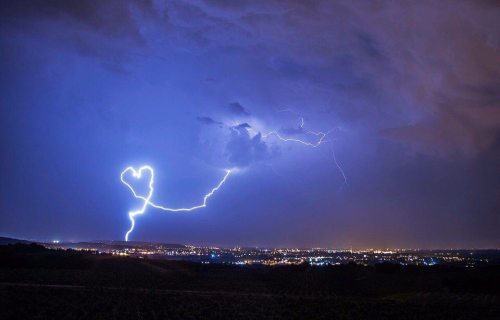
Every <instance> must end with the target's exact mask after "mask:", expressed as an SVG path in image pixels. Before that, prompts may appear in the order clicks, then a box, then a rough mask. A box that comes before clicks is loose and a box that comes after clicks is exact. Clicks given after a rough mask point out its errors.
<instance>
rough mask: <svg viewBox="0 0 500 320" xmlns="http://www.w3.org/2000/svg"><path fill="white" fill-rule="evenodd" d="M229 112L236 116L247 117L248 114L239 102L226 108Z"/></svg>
mask: <svg viewBox="0 0 500 320" xmlns="http://www.w3.org/2000/svg"><path fill="white" fill-rule="evenodd" d="M228 110H229V112H231V113H232V114H234V115H237V116H249V115H250V112H248V111H247V110H246V109H245V108H244V107H243V106H242V105H241V104H240V103H239V102H232V103H230V104H229V106H228Z"/></svg>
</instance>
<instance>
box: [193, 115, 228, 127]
mask: <svg viewBox="0 0 500 320" xmlns="http://www.w3.org/2000/svg"><path fill="white" fill-rule="evenodd" d="M196 120H198V121H199V122H201V123H203V124H207V125H219V126H221V125H223V123H222V122H220V121H215V120H214V119H212V118H210V117H206V116H203V117H196Z"/></svg>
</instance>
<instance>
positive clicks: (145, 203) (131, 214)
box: [120, 166, 231, 241]
mask: <svg viewBox="0 0 500 320" xmlns="http://www.w3.org/2000/svg"><path fill="white" fill-rule="evenodd" d="M144 171H148V172H149V173H150V175H151V177H150V179H149V184H148V189H149V190H148V194H147V196H145V197H144V196H141V195H138V194H137V192H135V190H134V188H133V187H132V186H131V185H130V184H129V183H128V182H127V181H125V179H124V178H123V177H124V176H125V174H126V173H128V172H131V173H132V176H133V177H134V178H136V179H140V178H141V177H142V174H143V172H144ZM230 174H231V170H226V174H225V175H224V177H223V178H222V180H221V181H220V182H219V184H218V185H217V186H215V187H214V188H213V189H212V190H211V191H210V192H209V193H207V194H206V195H205V196H204V197H203V202H202V203H201V204H200V205H197V206H193V207H190V208H168V207H164V206H160V205H157V204H155V203H153V202H152V201H151V198H152V196H153V192H154V188H153V185H154V170H153V168H152V167H150V166H142V167H140V168H139V170H136V169H134V168H133V167H127V168H126V169H125V170H123V171H122V173H121V175H120V180H121V181H122V183H123V184H125V185H126V186H127V187H128V188H129V189H130V191H132V194H133V195H134V197H135V198H136V199H141V200H143V204H142V206H141V208H140V209H137V210H134V211H129V213H128V217H129V219H130V222H131V226H130V229H129V230H128V231H127V233H126V234H125V241H128V236H129V235H130V233H131V232H132V231H133V230H134V227H135V216H137V215H140V214H144V212H145V211H146V209H147V207H148V205H149V206H151V207H153V208H157V209H160V210H163V211H170V212H186V211H193V210H196V209H200V208H205V207H206V206H207V201H208V199H209V198H210V197H211V196H212V195H213V194H214V193H215V192H216V191H217V190H219V188H220V187H221V186H222V185H223V184H224V182H226V180H227V178H228V177H229V175H230Z"/></svg>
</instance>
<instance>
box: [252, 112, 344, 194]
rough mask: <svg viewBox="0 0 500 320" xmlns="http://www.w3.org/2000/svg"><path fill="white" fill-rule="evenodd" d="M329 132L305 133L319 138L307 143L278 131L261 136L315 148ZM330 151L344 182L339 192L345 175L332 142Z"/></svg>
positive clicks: (309, 131) (301, 121) (302, 121)
mask: <svg viewBox="0 0 500 320" xmlns="http://www.w3.org/2000/svg"><path fill="white" fill-rule="evenodd" d="M277 112H292V113H296V112H295V111H293V110H291V109H282V110H278V111H277ZM299 127H300V129H303V128H304V117H300V125H299ZM248 129H249V130H252V131H253V132H254V133H255V134H257V132H256V131H255V130H253V129H252V128H248ZM336 129H338V128H336ZM331 132H332V130H329V131H327V132H322V131H312V130H308V131H306V132H305V133H307V134H311V135H314V136H317V137H319V138H318V140H317V141H316V142H309V141H304V140H301V139H296V138H287V137H283V136H282V135H280V134H279V132H278V131H270V132H268V133H266V134H262V138H265V139H267V138H268V137H269V136H275V137H276V138H278V139H279V140H281V141H284V142H296V143H300V144H303V145H305V146H307V147H311V148H317V147H319V146H320V145H321V144H323V143H324V142H327V140H325V138H326V137H327V136H328V135H329V134H330V133H331ZM331 149H332V155H333V162H334V163H335V166H336V167H337V169H338V170H339V172H340V174H341V175H342V178H343V179H344V182H343V183H342V185H341V187H340V190H342V188H343V187H344V186H347V175H346V174H345V171H344V169H343V168H342V166H341V165H340V164H339V162H338V161H337V156H336V155H335V149H334V147H333V142H331Z"/></svg>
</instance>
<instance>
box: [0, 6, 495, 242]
mask: <svg viewBox="0 0 500 320" xmlns="http://www.w3.org/2000/svg"><path fill="white" fill-rule="evenodd" d="M499 17H500V6H499V5H498V2H495V1H456V0H454V1H355V2H353V1H329V0H328V1H271V0H265V1H258V0H252V1H231V0H226V1H213V0H209V1H208V0H207V1H185V2H184V1H183V2H181V1H167V2H163V1H151V2H149V1H121V0H114V1H113V0H109V1H76V0H75V1H72V0H70V1H67V0H52V1H49V0H39V1H36V0H34V1H26V2H20V1H6V0H5V1H4V0H2V1H0V63H1V72H0V82H1V94H0V103H1V109H0V139H1V141H0V143H1V144H0V146H1V150H0V151H1V152H0V234H1V235H5V236H13V237H19V238H29V239H46V240H52V239H60V240H89V239H122V238H123V236H124V233H125V231H126V230H127V229H128V228H129V220H128V217H127V213H128V211H129V210H131V209H134V208H137V207H138V206H140V201H137V200H134V199H133V197H132V195H131V193H130V190H128V189H127V188H126V187H125V186H124V185H123V184H121V182H120V180H119V175H120V172H121V171H122V170H123V169H124V168H125V167H127V166H128V165H134V166H139V165H142V164H150V165H151V166H153V167H154V168H155V173H156V181H155V193H154V197H153V200H154V202H155V203H158V204H161V205H165V206H170V207H185V206H191V205H194V204H197V203H199V202H200V199H201V198H202V197H203V195H204V194H205V193H207V192H208V191H209V190H210V189H211V188H212V187H213V186H214V185H215V184H216V183H217V182H218V181H219V180H220V179H221V177H222V176H223V175H224V171H223V170H224V169H226V168H239V171H238V172H237V173H235V174H233V175H231V176H230V178H229V179H228V181H227V182H226V184H225V185H224V186H223V187H222V188H221V189H220V190H219V191H218V192H217V193H216V194H215V195H214V196H213V197H212V198H211V199H210V200H209V202H208V207H207V208H204V209H201V210H198V211H195V212H191V213H187V214H171V213H166V212H162V211H159V210H155V209H151V208H150V209H148V211H147V214H145V215H143V216H140V217H139V218H138V219H137V225H136V229H135V230H134V233H133V234H132V236H131V239H132V240H151V241H165V242H176V243H190V244H216V245H226V246H229V245H257V246H301V247H306V246H323V247H351V246H353V247H391V248H394V247H432V248H434V247H500V232H498V230H500V138H499V137H500V51H499V48H500V18H499ZM284 110H285V111H284ZM301 119H303V120H304V123H303V127H301ZM308 130H312V131H322V132H330V133H329V134H328V136H327V137H326V138H325V141H324V143H323V144H321V145H320V146H319V147H317V148H312V147H309V146H306V145H303V144H300V143H296V142H293V141H289V142H285V141H281V140H279V139H277V137H276V136H273V135H269V136H266V134H267V133H269V132H271V131H276V132H278V133H279V134H280V135H281V136H282V137H286V138H291V139H301V140H304V141H310V142H314V141H316V140H317V137H316V136H314V135H312V134H308V133H307V131H308ZM259 132H260V134H259ZM333 151H334V152H335V156H336V160H337V163H338V164H339V165H340V167H341V169H342V170H343V172H344V173H345V175H346V177H347V184H344V178H343V175H342V171H341V170H339V168H338V167H337V165H336V163H335V161H334V158H333ZM140 182H142V181H140ZM140 182H139V183H138V184H137V188H139V189H140V188H141V184H140ZM143 186H144V185H142V187H143Z"/></svg>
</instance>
